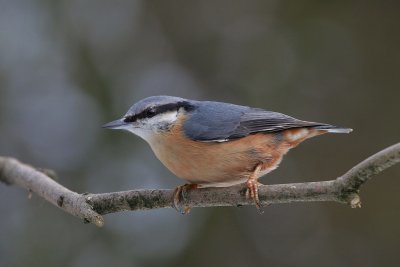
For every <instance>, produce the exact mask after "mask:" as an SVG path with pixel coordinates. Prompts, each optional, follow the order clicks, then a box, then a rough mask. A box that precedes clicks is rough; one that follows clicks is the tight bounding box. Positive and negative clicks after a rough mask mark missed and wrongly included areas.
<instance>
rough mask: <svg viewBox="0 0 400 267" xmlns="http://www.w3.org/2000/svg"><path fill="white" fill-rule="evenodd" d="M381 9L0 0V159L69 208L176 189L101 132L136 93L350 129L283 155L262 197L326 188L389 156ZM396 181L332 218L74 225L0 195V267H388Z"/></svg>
mask: <svg viewBox="0 0 400 267" xmlns="http://www.w3.org/2000/svg"><path fill="white" fill-rule="evenodd" d="M399 7H400V6H399V2H397V1H384V2H379V1H362V2H359V1H355V2H350V1H263V0H259V1H161V0H160V1H128V0H126V1H125V0H114V1H106V0H97V1H78V0H69V1H47V0H42V1H22V0H0V155H2V156H12V157H16V158H18V159H20V160H21V161H23V162H27V163H30V164H32V165H34V166H37V167H44V168H50V169H54V170H56V171H57V173H58V175H59V182H60V183H61V184H63V185H65V186H67V187H69V188H70V189H72V190H74V191H77V192H93V193H98V192H110V191H118V190H128V189H135V188H173V187H175V186H177V185H180V184H182V181H181V180H179V179H177V178H176V177H174V175H172V174H171V173H170V172H169V171H168V170H167V169H166V168H165V167H164V166H163V165H162V164H161V163H160V162H158V160H157V159H156V158H155V156H154V155H153V153H152V152H151V150H150V148H149V146H148V145H147V144H146V143H145V142H144V141H142V140H141V139H139V138H136V137H134V136H133V135H130V134H129V133H127V132H122V131H107V130H103V129H101V128H100V126H101V125H102V124H103V123H105V122H108V121H111V120H113V119H116V118H119V117H120V116H121V115H122V114H124V113H125V111H126V110H127V109H128V108H129V107H130V106H131V105H132V104H133V103H134V102H136V101H138V100H140V99H142V98H144V97H147V96H150V95H159V94H164V95H175V96H181V97H185V98H192V99H198V100H219V101H226V102H233V103H237V104H243V105H250V106H255V107H261V108H266V109H270V110H275V111H280V112H283V113H286V114H289V115H292V116H295V117H298V118H301V119H306V120H313V121H320V122H327V123H332V124H336V125H340V126H345V127H351V128H354V130H355V131H354V132H353V133H351V134H350V135H325V136H322V137H318V138H314V139H312V140H309V141H307V142H305V143H303V144H302V145H300V146H299V147H298V148H296V149H294V150H292V151H291V152H290V153H289V154H288V155H287V156H286V157H285V159H284V161H283V162H282V164H281V167H280V168H279V169H278V170H276V171H274V172H273V173H271V174H269V175H267V177H264V178H263V179H262V182H263V183H266V184H273V183H289V182H302V181H318V180H328V179H333V178H335V177H337V176H339V175H341V174H343V173H344V172H346V171H347V170H348V169H349V168H351V167H352V166H354V165H355V164H357V163H358V162H360V161H361V160H363V159H365V158H366V157H368V156H369V155H371V154H373V153H375V152H377V151H379V150H380V149H383V148H385V147H387V146H389V145H392V144H394V143H396V142H398V141H399V132H400V124H399V97H400V90H399V88H400V73H399V70H400V50H399V47H400V34H399V29H400V16H399V11H400V9H399ZM399 167H400V166H395V167H392V168H390V169H389V170H387V171H385V172H384V173H382V174H380V175H379V176H377V177H375V178H374V179H373V180H372V181H370V182H369V183H368V184H367V185H366V186H365V187H363V190H362V193H361V197H362V200H363V208H362V209H350V208H349V207H347V206H344V205H339V204H335V203H306V204H290V205H274V206H270V207H266V208H265V213H264V214H262V215H259V213H258V212H257V211H256V209H255V208H254V207H245V208H212V209H211V208H209V209H194V210H193V211H192V212H191V214H190V215H188V216H181V215H180V214H178V213H177V212H176V211H174V210H172V209H165V210H152V211H146V212H126V213H118V214H112V215H107V216H106V217H105V219H106V225H105V227H103V228H101V229H99V228H96V227H95V226H93V225H85V224H83V223H82V222H81V221H80V220H78V219H76V218H75V217H72V216H70V215H67V214H66V213H64V212H62V211H60V210H59V209H57V208H56V207H54V206H52V205H50V204H49V203H47V202H45V201H43V200H41V199H39V198H38V197H36V196H33V198H32V199H31V200H29V199H28V198H27V196H28V193H27V192H26V191H24V190H22V189H21V188H17V187H12V186H5V185H3V184H0V214H1V215H0V266H206V265H207V266H221V265H223V266H244V265H247V266H267V265H273V266H321V265H322V264H323V265H324V266H360V265H362V266H377V265H378V264H379V265H380V266H393V265H396V264H398V253H399V247H400V228H399V224H400V204H399V203H400V197H399V194H398V188H399V187H400V181H399V179H398V178H399V176H400V168H399Z"/></svg>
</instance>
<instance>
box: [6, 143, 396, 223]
mask: <svg viewBox="0 0 400 267" xmlns="http://www.w3.org/2000/svg"><path fill="white" fill-rule="evenodd" d="M399 162H400V143H398V144H395V145H393V146H391V147H388V148H386V149H384V150H382V151H380V152H378V153H376V154H375V155H373V156H371V157H369V158H367V159H366V160H364V161H362V162H361V163H360V164H358V165H357V166H355V167H353V168H352V169H351V170H349V171H348V172H347V173H345V174H344V175H342V176H341V177H339V178H337V179H335V180H330V181H321V182H309V183H294V184H277V185H263V186H260V187H259V197H260V201H261V203H262V204H264V205H265V204H277V203H291V202H311V201H314V202H316V201H333V202H338V203H345V204H348V205H350V206H351V207H353V208H355V207H360V206H361V201H360V196H359V190H360V187H361V186H362V185H363V184H364V183H366V182H367V181H368V180H369V179H370V178H371V177H372V175H375V174H378V173H380V172H382V171H383V170H385V169H386V168H389V167H390V166H392V165H394V164H396V163H399ZM0 181H3V182H5V183H7V184H15V185H19V186H21V187H23V188H26V189H28V190H31V191H32V192H34V193H35V194H37V195H39V196H41V197H43V198H45V199H46V200H47V201H49V202H51V203H52V204H54V205H56V206H57V207H59V208H61V209H64V210H65V211H66V212H69V213H70V214H72V215H75V216H77V217H79V218H82V219H84V220H85V221H86V222H91V223H94V224H96V225H97V226H102V225H103V223H104V221H103V218H102V216H101V215H104V214H107V213H113V212H119V211H127V210H147V209H156V208H170V207H172V205H173V204H172V202H173V201H172V195H173V190H170V189H159V190H151V189H146V190H145V189H143V190H131V191H122V192H113V193H104V194H84V195H80V194H78V193H75V192H72V191H70V190H69V189H67V188H65V187H63V186H61V185H60V184H58V183H57V182H55V181H53V180H52V179H50V178H49V177H48V176H46V175H45V174H44V173H41V172H39V171H37V170H35V169H34V168H33V167H30V166H28V165H26V164H23V163H20V162H19V161H17V160H15V159H12V158H2V157H0ZM184 201H185V203H183V204H184V205H187V206H190V207H216V206H242V205H253V204H254V203H253V201H251V200H248V199H246V197H245V194H244V186H243V185H238V186H232V187H223V188H204V189H196V190H190V191H188V192H187V195H186V198H185V200H184Z"/></svg>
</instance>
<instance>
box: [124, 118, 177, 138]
mask: <svg viewBox="0 0 400 267" xmlns="http://www.w3.org/2000/svg"><path fill="white" fill-rule="evenodd" d="M177 117H178V112H177V111H169V112H165V113H162V114H159V115H156V116H154V117H152V118H149V119H144V120H142V121H140V122H137V124H136V125H135V126H136V127H135V126H133V125H129V126H128V127H126V128H124V130H127V131H129V132H131V133H133V134H135V135H137V136H139V137H141V138H143V139H144V140H145V141H147V142H148V143H150V142H151V141H152V140H153V139H154V137H155V136H156V135H157V134H159V132H160V131H165V130H167V129H168V128H169V126H171V125H173V124H174V122H175V121H176V119H177Z"/></svg>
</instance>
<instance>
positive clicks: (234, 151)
mask: <svg viewBox="0 0 400 267" xmlns="http://www.w3.org/2000/svg"><path fill="white" fill-rule="evenodd" d="M182 123H183V120H182V119H179V118H178V123H176V125H175V126H174V127H173V128H172V129H171V130H170V131H169V132H166V133H163V134H159V135H158V136H156V137H155V138H154V139H153V140H152V141H151V142H150V146H151V147H152V149H153V151H154V153H155V154H156V156H157V157H158V159H159V160H160V161H161V162H162V163H163V164H164V165H165V166H166V167H167V168H168V169H169V170H170V171H172V172H173V173H174V174H175V175H176V176H178V177H180V178H182V179H184V180H186V181H188V182H190V183H195V184H200V185H202V186H230V185H234V184H238V183H242V182H245V181H246V179H247V178H248V176H249V175H250V174H251V173H252V172H253V171H254V169H255V168H256V166H257V165H259V164H263V166H262V169H261V173H260V176H262V175H264V174H266V173H268V172H270V171H272V170H274V169H275V168H276V167H277V166H278V164H279V162H280V161H281V159H282V156H283V155H284V154H286V153H287V151H288V150H289V149H290V148H291V147H293V146H296V145H297V144H298V143H299V142H301V141H303V140H305V138H307V137H306V136H307V134H306V133H302V132H301V133H297V132H287V131H290V130H287V131H284V132H281V133H258V134H253V135H249V136H247V137H244V138H240V139H236V140H232V141H228V142H221V143H217V142H199V141H193V140H190V139H189V138H187V137H186V136H184V134H183V131H182V130H183V129H182ZM306 131H308V130H307V129H306ZM296 134H297V136H296ZM309 134H310V133H309ZM296 138H297V140H298V142H297V141H296V140H295V139H296Z"/></svg>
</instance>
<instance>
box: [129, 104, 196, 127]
mask: <svg viewBox="0 0 400 267" xmlns="http://www.w3.org/2000/svg"><path fill="white" fill-rule="evenodd" d="M182 107H183V108H184V109H185V110H186V111H189V110H192V109H193V108H194V107H193V106H192V105H191V104H190V103H189V102H187V101H181V102H177V103H169V104H165V105H161V106H157V107H148V108H146V109H144V110H143V111H142V112H140V113H138V114H134V115H130V116H127V117H125V119H124V122H135V121H136V120H140V119H145V118H152V117H154V116H157V115H158V114H161V113H164V112H167V111H176V110H178V109H179V108H182Z"/></svg>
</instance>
